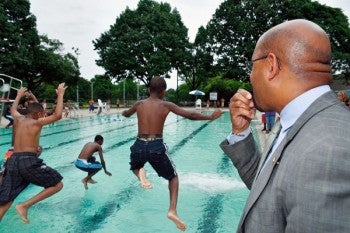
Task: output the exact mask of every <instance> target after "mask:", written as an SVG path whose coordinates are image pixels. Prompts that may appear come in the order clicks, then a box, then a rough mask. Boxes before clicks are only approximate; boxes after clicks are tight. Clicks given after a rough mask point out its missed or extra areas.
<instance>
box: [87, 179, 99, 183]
mask: <svg viewBox="0 0 350 233" xmlns="http://www.w3.org/2000/svg"><path fill="white" fill-rule="evenodd" d="M88 183H90V184H96V183H97V181H96V180H93V179H89V180H88Z"/></svg>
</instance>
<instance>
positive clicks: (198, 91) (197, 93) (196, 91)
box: [189, 90, 205, 95]
mask: <svg viewBox="0 0 350 233" xmlns="http://www.w3.org/2000/svg"><path fill="white" fill-rule="evenodd" d="M189 94H190V95H205V93H204V92H203V91H200V90H193V91H190V92H189Z"/></svg>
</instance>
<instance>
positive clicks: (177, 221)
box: [168, 212, 186, 231]
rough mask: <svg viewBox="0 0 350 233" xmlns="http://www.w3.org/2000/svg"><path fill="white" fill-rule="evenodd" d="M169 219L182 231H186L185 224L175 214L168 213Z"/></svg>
mask: <svg viewBox="0 0 350 233" xmlns="http://www.w3.org/2000/svg"><path fill="white" fill-rule="evenodd" d="M168 218H169V219H170V220H171V221H173V222H174V223H175V224H176V226H177V228H179V229H180V230H181V231H185V230H186V225H185V223H184V222H183V221H182V220H181V219H180V218H179V217H178V216H177V215H176V214H175V213H172V212H168Z"/></svg>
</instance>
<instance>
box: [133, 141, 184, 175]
mask: <svg viewBox="0 0 350 233" xmlns="http://www.w3.org/2000/svg"><path fill="white" fill-rule="evenodd" d="M130 151H131V154H130V170H134V169H140V168H142V167H143V166H144V165H145V163H146V162H149V163H150V164H151V166H152V167H153V169H154V170H155V171H156V172H157V174H158V176H161V177H163V178H165V179H167V180H171V179H172V178H174V177H175V176H176V175H177V173H176V168H175V165H174V163H173V161H172V160H171V158H170V157H169V155H168V153H167V152H168V151H167V146H166V145H165V144H164V143H163V139H156V140H153V141H142V140H139V139H137V140H136V141H135V143H134V144H133V145H132V146H131V147H130Z"/></svg>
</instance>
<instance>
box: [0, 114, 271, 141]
mask: <svg viewBox="0 0 350 233" xmlns="http://www.w3.org/2000/svg"><path fill="white" fill-rule="evenodd" d="M124 109H125V108H118V109H117V108H111V109H110V110H109V112H102V113H101V114H118V113H121V112H122V111H123V110H124ZM185 109H187V110H194V108H185ZM196 110H198V109H196ZM201 110H209V111H210V110H214V108H209V109H207V108H202V109H201ZM222 111H224V112H228V111H229V110H228V108H222ZM96 114H97V109H95V111H94V112H93V113H91V112H89V109H87V108H83V109H79V110H75V112H74V111H71V115H70V116H68V117H65V116H64V112H63V117H62V120H69V119H70V118H84V117H89V116H93V115H96ZM254 121H256V128H255V130H256V133H257V136H258V139H259V143H260V146H261V148H264V145H265V139H266V137H267V136H268V134H266V133H265V131H262V129H263V125H262V123H261V112H259V111H257V113H256V115H255V119H254ZM7 124H8V120H7V119H6V118H4V117H3V116H2V118H1V122H0V128H5V126H6V125H7ZM227 133H229V131H228V132H227Z"/></svg>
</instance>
